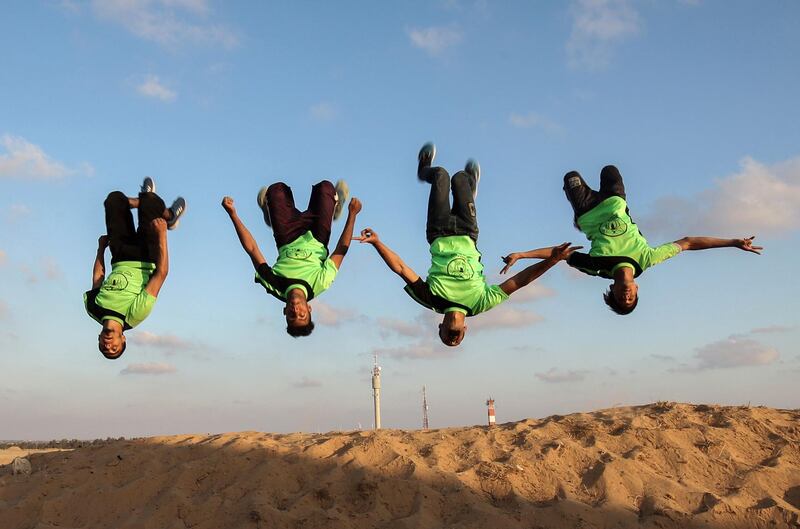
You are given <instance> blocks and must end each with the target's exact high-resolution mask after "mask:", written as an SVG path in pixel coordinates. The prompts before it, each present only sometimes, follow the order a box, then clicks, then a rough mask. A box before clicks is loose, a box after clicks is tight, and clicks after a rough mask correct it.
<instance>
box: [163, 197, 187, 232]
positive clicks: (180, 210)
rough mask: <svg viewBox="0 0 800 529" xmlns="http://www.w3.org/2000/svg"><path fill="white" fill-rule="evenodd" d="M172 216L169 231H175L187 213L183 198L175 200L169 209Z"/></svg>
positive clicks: (168, 222) (168, 226)
mask: <svg viewBox="0 0 800 529" xmlns="http://www.w3.org/2000/svg"><path fill="white" fill-rule="evenodd" d="M169 210H170V212H171V213H172V216H171V217H170V219H169V220H168V221H167V229H169V230H174V229H175V228H177V227H178V221H179V220H181V217H182V216H183V214H184V213H186V201H185V200H184V199H183V197H178V198H176V199H175V202H173V203H172V205H171V206H170V207H169Z"/></svg>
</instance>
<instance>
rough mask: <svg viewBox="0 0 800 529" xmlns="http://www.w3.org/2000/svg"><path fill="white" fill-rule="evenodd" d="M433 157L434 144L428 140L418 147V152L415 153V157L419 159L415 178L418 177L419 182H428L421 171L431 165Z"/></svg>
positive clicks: (434, 153)
mask: <svg viewBox="0 0 800 529" xmlns="http://www.w3.org/2000/svg"><path fill="white" fill-rule="evenodd" d="M434 158H436V145H434V144H433V142H431V141H429V142H428V143H426V144H425V145H423V146H422V147H421V148H420V150H419V154H418V155H417V159H418V160H419V165H417V178H419V179H420V181H421V182H428V181H427V180H426V179H425V178H424V177H423V176H422V172H423V171H424V170H425V169H427V168H428V167H430V166H431V164H432V163H433V159H434ZM428 183H430V182H428Z"/></svg>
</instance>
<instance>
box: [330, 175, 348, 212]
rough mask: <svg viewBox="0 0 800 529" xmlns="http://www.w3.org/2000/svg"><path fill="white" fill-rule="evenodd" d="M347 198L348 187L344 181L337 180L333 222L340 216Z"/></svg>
mask: <svg viewBox="0 0 800 529" xmlns="http://www.w3.org/2000/svg"><path fill="white" fill-rule="evenodd" d="M348 198H350V186H348V185H347V182H345V181H344V180H339V181H338V182H336V205H335V206H334V207H333V220H337V219H338V218H339V217H341V216H342V211H344V206H345V204H347V199H348Z"/></svg>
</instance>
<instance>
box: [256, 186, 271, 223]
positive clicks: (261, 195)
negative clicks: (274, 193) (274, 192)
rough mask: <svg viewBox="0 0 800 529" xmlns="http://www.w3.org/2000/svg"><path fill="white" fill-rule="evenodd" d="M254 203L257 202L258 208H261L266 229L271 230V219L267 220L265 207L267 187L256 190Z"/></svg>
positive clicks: (267, 214)
mask: <svg viewBox="0 0 800 529" xmlns="http://www.w3.org/2000/svg"><path fill="white" fill-rule="evenodd" d="M256 202H258V207H259V208H261V213H263V214H264V223H265V224H266V225H267V227H269V228H271V227H272V219H270V218H269V208H268V207H267V186H264V187H262V188H261V189H259V190H258V195H257V196H256Z"/></svg>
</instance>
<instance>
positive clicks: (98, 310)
mask: <svg viewBox="0 0 800 529" xmlns="http://www.w3.org/2000/svg"><path fill="white" fill-rule="evenodd" d="M155 269H156V265H155V264H154V263H147V262H141V261H119V262H116V263H114V264H113V265H111V273H110V274H109V275H108V277H107V278H106V279H105V281H103V284H102V286H101V287H100V288H99V289H97V290H90V291H89V292H86V293H85V294H84V295H83V303H84V306H85V307H86V312H88V313H89V316H91V317H92V318H94V319H95V320H96V321H97V322H99V323H103V321H104V320H114V321H117V322H119V323H121V324H122V325H123V326H125V327H127V328H130V327H136V326H137V325H139V324H140V323H142V321H144V319H145V318H147V316H149V315H150V311H152V310H153V306H154V305H155V304H156V298H155V297H154V296H153V295H151V294H150V293H149V292H147V291H146V290H145V286H146V285H147V282H148V281H149V280H150V276H152V275H153V272H155Z"/></svg>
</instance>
